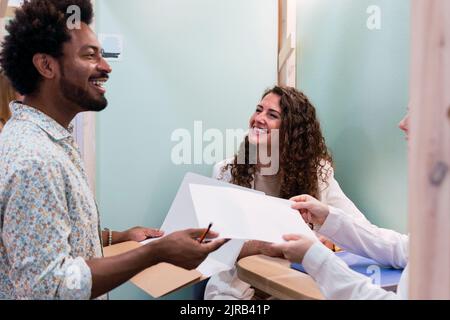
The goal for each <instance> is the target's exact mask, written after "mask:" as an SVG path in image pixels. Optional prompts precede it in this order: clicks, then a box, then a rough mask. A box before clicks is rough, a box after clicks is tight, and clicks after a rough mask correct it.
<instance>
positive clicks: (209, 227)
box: [198, 222, 212, 243]
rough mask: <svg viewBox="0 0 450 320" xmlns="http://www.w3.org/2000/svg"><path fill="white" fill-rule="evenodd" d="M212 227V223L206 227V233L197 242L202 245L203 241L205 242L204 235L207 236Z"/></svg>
mask: <svg viewBox="0 0 450 320" xmlns="http://www.w3.org/2000/svg"><path fill="white" fill-rule="evenodd" d="M211 227H212V222H211V223H210V224H209V225H208V228H207V229H206V231H205V232H204V233H203V234H202V236H201V237H200V239H199V240H198V242H200V243H202V242H203V240H205V237H206V235H207V234H208V232H209V230H210V229H211Z"/></svg>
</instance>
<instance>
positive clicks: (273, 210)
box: [189, 184, 316, 243]
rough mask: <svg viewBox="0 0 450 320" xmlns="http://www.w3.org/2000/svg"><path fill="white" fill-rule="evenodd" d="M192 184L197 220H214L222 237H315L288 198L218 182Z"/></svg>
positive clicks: (201, 221) (264, 238) (200, 222)
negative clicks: (223, 184)
mask: <svg viewBox="0 0 450 320" xmlns="http://www.w3.org/2000/svg"><path fill="white" fill-rule="evenodd" d="M189 188H190V191H191V196H192V201H193V203H194V207H195V213H196V215H197V220H198V223H199V224H200V225H208V224H209V223H210V222H212V223H213V229H214V230H215V231H217V232H219V233H220V237H221V238H230V239H247V240H261V241H268V242H275V243H280V242H283V241H284V240H283V238H282V236H283V235H284V234H301V235H305V236H309V237H312V238H315V237H316V236H315V234H314V232H313V231H312V230H311V229H310V228H309V226H308V225H307V224H306V223H305V222H304V221H303V219H302V218H301V216H300V214H299V213H298V211H297V210H294V209H292V208H291V204H292V202H291V201H289V200H284V199H280V198H275V197H270V196H266V195H261V194H255V193H252V192H248V191H243V190H238V189H232V188H223V187H217V186H206V185H200V184H190V185H189Z"/></svg>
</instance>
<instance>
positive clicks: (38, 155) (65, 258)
mask: <svg viewBox="0 0 450 320" xmlns="http://www.w3.org/2000/svg"><path fill="white" fill-rule="evenodd" d="M11 109H12V111H13V116H12V118H11V120H10V121H9V122H8V123H7V124H6V126H5V128H4V129H3V131H2V133H1V134H0V299H89V298H90V296H91V288H92V275H91V271H90V268H89V267H88V265H87V264H86V262H85V261H86V260H89V259H92V258H96V257H101V256H102V246H101V236H100V232H99V230H100V228H99V216H98V211H97V206H96V203H95V200H94V196H93V194H92V192H91V190H90V189H89V186H88V182H87V177H86V174H85V171H84V168H83V164H82V160H81V156H80V153H79V151H78V148H77V146H76V144H75V142H74V139H73V137H72V134H71V131H72V129H71V128H69V130H67V129H65V128H63V127H62V126H61V125H59V124H58V123H57V122H56V121H55V120H53V119H52V118H50V117H48V116H47V115H45V114H44V113H42V112H40V111H39V110H37V109H35V108H32V107H29V106H26V105H23V104H21V103H19V102H12V103H11Z"/></svg>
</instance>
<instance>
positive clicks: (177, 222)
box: [141, 172, 264, 277]
mask: <svg viewBox="0 0 450 320" xmlns="http://www.w3.org/2000/svg"><path fill="white" fill-rule="evenodd" d="M191 183H193V184H202V185H205V186H208V185H211V186H221V187H224V188H233V189H241V190H248V192H251V193H256V194H264V193H263V192H260V191H256V190H252V189H247V188H244V187H241V186H237V185H234V184H230V183H226V182H223V181H219V180H217V179H212V178H208V177H204V176H202V175H198V174H194V173H190V172H188V173H187V174H186V175H185V177H184V179H183V182H182V183H181V186H180V188H179V189H178V192H177V194H176V196H175V199H174V200H173V202H172V206H171V207H170V209H169V212H168V213H167V216H166V218H165V220H164V222H163V224H162V226H161V228H160V229H161V230H163V231H164V232H165V235H168V234H169V233H172V232H174V231H179V230H184V229H189V228H206V227H208V223H206V224H199V223H198V220H197V216H196V213H195V208H194V205H193V203H192V196H191V192H190V189H189V185H190V184H191ZM212 230H214V231H217V230H216V228H215V226H214V225H213V227H212ZM219 237H220V238H224V237H223V236H222V235H221V234H220V235H219ZM154 240H157V239H148V240H145V241H142V242H141V244H146V243H149V242H152V241H154ZM243 245H244V241H243V240H231V241H229V242H227V243H226V244H224V245H223V246H222V247H220V248H219V249H218V250H216V251H214V252H212V253H211V254H209V256H208V258H207V259H206V260H205V261H203V263H202V264H200V265H199V266H198V267H197V270H198V271H200V272H201V273H202V274H203V275H204V276H206V277H210V276H212V275H214V274H217V273H219V272H221V271H225V270H229V269H231V268H233V267H234V264H235V263H236V260H237V257H238V256H239V253H240V251H241V248H242V246H243Z"/></svg>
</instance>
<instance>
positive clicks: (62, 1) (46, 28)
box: [0, 0, 93, 95]
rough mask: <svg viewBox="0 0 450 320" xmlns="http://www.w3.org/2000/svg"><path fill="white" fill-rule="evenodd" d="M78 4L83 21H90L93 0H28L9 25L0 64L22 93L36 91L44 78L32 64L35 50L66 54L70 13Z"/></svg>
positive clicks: (58, 56)
mask: <svg viewBox="0 0 450 320" xmlns="http://www.w3.org/2000/svg"><path fill="white" fill-rule="evenodd" d="M73 5H75V6H78V8H79V9H80V13H81V16H80V19H81V22H84V23H86V24H90V23H91V22H92V19H93V9H92V4H91V1H90V0H25V1H24V3H23V5H22V6H21V7H20V8H18V9H17V10H16V11H15V18H14V19H13V20H12V21H11V22H10V23H9V24H8V25H7V27H6V30H7V31H8V33H9V34H8V35H7V36H6V37H5V40H4V42H3V44H2V51H1V52H0V65H1V67H2V69H3V70H4V72H5V74H6V76H7V77H8V78H9V79H10V81H11V83H12V85H13V87H14V88H15V89H16V91H18V92H19V93H20V94H22V95H28V94H32V93H34V92H35V91H36V90H37V89H38V87H39V82H40V80H41V77H40V75H39V73H38V71H37V70H36V68H35V67H34V65H33V56H34V55H35V54H36V53H45V54H49V55H51V56H53V57H55V58H60V57H62V55H63V45H64V43H65V42H68V41H70V34H69V30H68V28H67V19H68V18H69V17H70V16H71V15H72V13H70V11H69V13H67V8H68V7H70V6H73Z"/></svg>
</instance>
